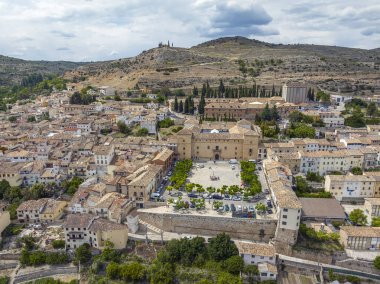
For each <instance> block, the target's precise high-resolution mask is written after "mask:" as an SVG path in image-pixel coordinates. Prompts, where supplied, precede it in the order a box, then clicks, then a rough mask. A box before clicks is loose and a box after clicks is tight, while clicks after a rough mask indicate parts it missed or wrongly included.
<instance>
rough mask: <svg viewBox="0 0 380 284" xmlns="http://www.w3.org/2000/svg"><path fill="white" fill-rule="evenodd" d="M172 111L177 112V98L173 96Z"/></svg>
mask: <svg viewBox="0 0 380 284" xmlns="http://www.w3.org/2000/svg"><path fill="white" fill-rule="evenodd" d="M174 111H175V112H178V98H177V96H175V98H174Z"/></svg>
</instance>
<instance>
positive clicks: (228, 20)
mask: <svg viewBox="0 0 380 284" xmlns="http://www.w3.org/2000/svg"><path fill="white" fill-rule="evenodd" d="M271 21H272V17H271V16H270V15H269V14H268V13H267V12H266V11H265V9H263V8H262V7H261V6H260V5H255V4H250V5H248V6H240V5H239V4H237V3H227V4H217V5H216V6H215V11H214V14H213V15H212V16H211V21H210V23H209V26H208V27H206V28H205V27H203V28H200V29H199V31H200V32H201V35H203V36H205V37H218V36H234V35H240V36H249V35H269V34H270V35H273V34H277V33H278V32H277V31H275V30H274V29H272V30H267V29H265V28H262V26H266V25H268V24H269V23H270V22H271Z"/></svg>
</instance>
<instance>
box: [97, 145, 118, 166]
mask: <svg viewBox="0 0 380 284" xmlns="http://www.w3.org/2000/svg"><path fill="white" fill-rule="evenodd" d="M93 152H94V155H95V164H96V165H97V166H108V165H109V164H111V161H112V159H113V157H114V156H115V148H114V146H113V145H109V144H108V145H101V146H96V147H94V150H93Z"/></svg>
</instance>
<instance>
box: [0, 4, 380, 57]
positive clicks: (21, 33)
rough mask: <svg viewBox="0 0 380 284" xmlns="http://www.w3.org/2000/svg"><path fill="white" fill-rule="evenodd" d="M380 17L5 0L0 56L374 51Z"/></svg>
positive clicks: (324, 7)
mask: <svg viewBox="0 0 380 284" xmlns="http://www.w3.org/2000/svg"><path fill="white" fill-rule="evenodd" d="M379 15H380V1H379V0H361V1H357V0H356V1H353V0H327V1H325V0H313V1H311V0H309V1H299V0H262V1H255V0H108V1H105V0H64V1H54V0H0V54H2V55H7V56H12V57H17V58H23V59H29V60H69V61H99V60H110V59H117V58H123V57H130V56H135V55H137V54H139V53H140V52H142V51H143V50H147V49H150V48H153V47H156V46H157V45H158V43H159V42H160V41H162V42H164V43H166V42H167V41H168V40H169V41H170V42H171V43H173V44H174V46H177V47H191V46H194V45H197V44H199V43H202V42H205V41H208V40H211V39H215V38H219V37H224V36H235V35H238V36H245V37H248V38H252V39H253V38H254V39H258V40H262V41H266V42H271V43H283V44H288V43H309V44H323V45H338V46H346V47H357V48H365V49H372V48H378V47H380V16H379Z"/></svg>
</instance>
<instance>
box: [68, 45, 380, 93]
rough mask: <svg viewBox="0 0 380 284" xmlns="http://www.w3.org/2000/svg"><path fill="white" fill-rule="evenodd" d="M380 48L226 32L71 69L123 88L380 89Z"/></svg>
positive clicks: (87, 82) (91, 79) (71, 74)
mask: <svg viewBox="0 0 380 284" xmlns="http://www.w3.org/2000/svg"><path fill="white" fill-rule="evenodd" d="M377 62H380V49H372V50H365V49H358V48H346V47H339V46H324V45H310V44H289V45H284V44H272V43H266V42H261V41H258V40H254V39H248V38H244V37H225V38H219V39H215V40H211V41H207V42H204V43H201V44H199V45H197V46H193V47H191V48H177V47H167V46H164V47H161V48H153V49H150V50H148V51H144V52H142V53H141V54H139V55H138V56H136V57H131V58H124V59H119V60H115V61H108V62H102V63H95V64H88V65H85V66H81V67H80V68H77V69H75V70H73V71H70V72H67V73H66V75H65V76H66V78H68V79H73V78H78V77H81V78H83V79H85V81H83V82H81V84H83V85H97V86H100V85H108V86H113V87H115V88H116V89H118V90H126V89H133V88H134V87H135V86H136V85H138V86H139V87H140V88H141V87H145V88H148V89H159V88H161V87H171V88H183V89H190V88H192V87H193V86H194V85H198V86H200V85H201V84H202V83H204V82H205V81H209V82H210V83H211V85H217V84H218V83H219V80H220V79H223V81H224V82H225V84H227V85H238V84H244V85H251V84H253V82H254V81H256V82H257V83H258V84H260V85H262V86H263V85H264V86H265V85H267V86H268V87H271V86H272V84H274V85H276V86H279V85H281V84H282V83H284V82H286V81H289V80H292V81H305V82H307V83H309V84H310V85H314V86H318V87H320V88H322V89H326V90H329V91H331V92H337V91H340V92H346V93H353V92H356V93H357V92H370V93H374V92H375V93H376V92H378V91H379V92H380V86H379V77H380V75H379V71H378V70H377V69H375V68H376V64H377Z"/></svg>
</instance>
